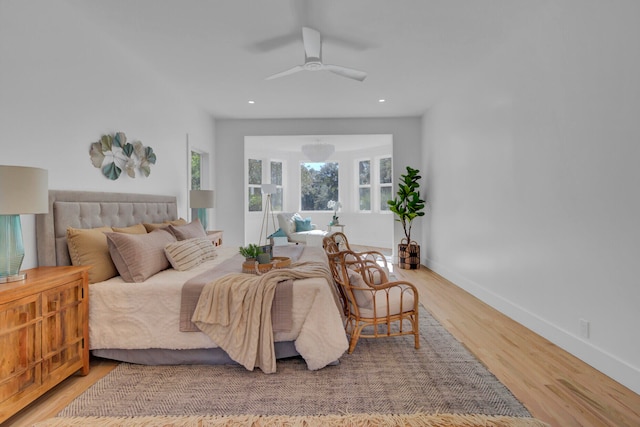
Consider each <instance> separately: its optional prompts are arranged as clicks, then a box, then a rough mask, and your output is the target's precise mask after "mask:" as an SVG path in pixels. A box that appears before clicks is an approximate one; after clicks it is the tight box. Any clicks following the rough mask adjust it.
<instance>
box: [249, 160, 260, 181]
mask: <svg viewBox="0 0 640 427" xmlns="http://www.w3.org/2000/svg"><path fill="white" fill-rule="evenodd" d="M249 184H262V160H255V159H249Z"/></svg>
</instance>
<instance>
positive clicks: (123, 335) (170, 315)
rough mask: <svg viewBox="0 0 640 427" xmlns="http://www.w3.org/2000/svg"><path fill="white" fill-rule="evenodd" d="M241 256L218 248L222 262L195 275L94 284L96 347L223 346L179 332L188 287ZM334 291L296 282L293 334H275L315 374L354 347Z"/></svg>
mask: <svg viewBox="0 0 640 427" xmlns="http://www.w3.org/2000/svg"><path fill="white" fill-rule="evenodd" d="M315 251H322V249H320V248H310V247H307V248H305V252H304V253H303V256H302V258H301V260H303V259H308V257H312V256H318V252H315ZM236 253H237V248H227V247H218V256H217V258H216V259H214V260H211V261H207V262H205V263H203V264H200V265H199V266H197V267H195V268H193V269H191V270H189V271H177V270H173V269H168V270H165V271H162V272H160V273H158V274H156V275H154V276H152V277H150V278H149V279H147V280H146V281H145V282H143V283H125V282H124V281H123V280H122V279H121V278H120V277H114V278H112V279H109V280H107V281H104V282H100V283H94V284H92V285H90V286H89V343H90V348H91V349H92V350H93V349H150V348H162V349H172V350H175V349H195V348H214V347H217V345H216V344H215V343H214V342H213V341H212V340H211V339H210V338H209V337H208V336H207V335H205V334H204V333H202V332H180V331H179V321H180V298H181V291H182V284H183V283H184V282H186V281H187V280H188V279H190V278H191V277H194V276H196V275H198V274H200V273H202V272H204V271H206V270H207V269H209V268H212V267H213V266H215V265H217V264H219V263H221V262H222V261H224V260H225V259H227V258H229V257H231V256H233V255H235V254H236ZM322 255H323V254H322V253H321V252H320V256H322ZM240 268H241V267H240V266H239V269H240ZM331 289H332V288H331V287H330V285H329V284H327V283H326V280H325V279H323V278H313V279H304V280H297V281H295V282H294V285H293V313H292V314H293V327H292V330H291V331H290V332H277V333H275V341H276V342H280V341H293V340H295V347H296V350H297V351H298V353H300V355H301V356H302V357H303V358H304V359H305V361H306V362H307V365H308V367H309V369H320V368H322V367H324V366H326V365H327V364H329V363H331V362H333V361H335V360H338V359H339V358H340V356H342V354H343V353H344V352H345V351H346V350H347V348H348V340H347V337H346V334H345V331H344V327H343V323H342V317H341V315H340V312H339V309H338V307H337V306H336V303H335V299H334V295H333V293H332V291H331Z"/></svg>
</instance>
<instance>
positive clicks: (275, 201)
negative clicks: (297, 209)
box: [271, 188, 282, 212]
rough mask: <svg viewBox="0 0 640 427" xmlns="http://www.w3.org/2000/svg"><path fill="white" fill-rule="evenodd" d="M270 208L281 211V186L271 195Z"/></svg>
mask: <svg viewBox="0 0 640 427" xmlns="http://www.w3.org/2000/svg"><path fill="white" fill-rule="evenodd" d="M271 210H273V211H278V212H282V188H278V190H277V191H276V193H275V194H272V195H271Z"/></svg>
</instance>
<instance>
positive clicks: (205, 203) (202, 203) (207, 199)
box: [189, 190, 213, 209]
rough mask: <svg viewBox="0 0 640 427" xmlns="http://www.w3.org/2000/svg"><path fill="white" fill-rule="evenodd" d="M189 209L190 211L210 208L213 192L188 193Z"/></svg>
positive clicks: (198, 191) (192, 191)
mask: <svg viewBox="0 0 640 427" xmlns="http://www.w3.org/2000/svg"><path fill="white" fill-rule="evenodd" d="M189 207H190V208H191V209H201V208H205V209H206V208H212V207H213V190H191V191H190V192H189Z"/></svg>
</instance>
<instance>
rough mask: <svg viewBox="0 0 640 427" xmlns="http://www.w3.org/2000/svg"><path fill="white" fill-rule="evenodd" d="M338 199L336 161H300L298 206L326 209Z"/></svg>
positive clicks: (309, 209) (311, 209) (307, 208)
mask: <svg viewBox="0 0 640 427" xmlns="http://www.w3.org/2000/svg"><path fill="white" fill-rule="evenodd" d="M329 200H339V199H338V163H336V162H332V163H300V208H301V210H303V211H327V210H330V209H329V208H328V207H327V203H328V202H329Z"/></svg>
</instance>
